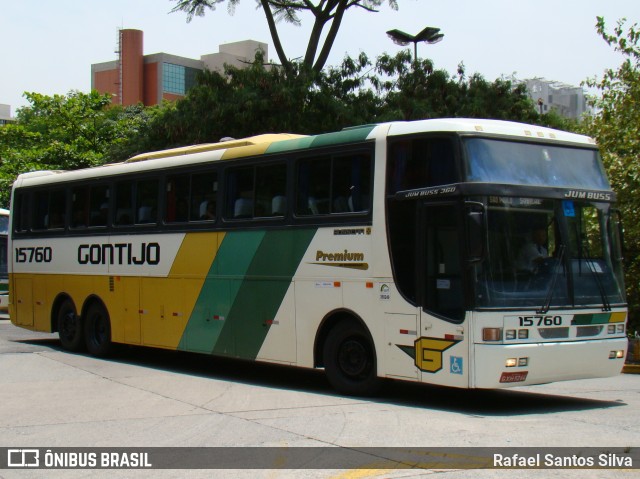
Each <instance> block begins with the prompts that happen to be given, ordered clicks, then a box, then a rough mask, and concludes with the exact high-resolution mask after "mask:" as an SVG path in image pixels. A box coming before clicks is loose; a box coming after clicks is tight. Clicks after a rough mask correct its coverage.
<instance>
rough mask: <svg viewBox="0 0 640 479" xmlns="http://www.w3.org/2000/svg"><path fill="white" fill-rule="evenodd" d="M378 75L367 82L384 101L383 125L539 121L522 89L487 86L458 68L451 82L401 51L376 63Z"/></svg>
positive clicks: (443, 73)
mask: <svg viewBox="0 0 640 479" xmlns="http://www.w3.org/2000/svg"><path fill="white" fill-rule="evenodd" d="M376 72H377V73H378V75H379V76H376V77H372V79H371V80H372V82H373V84H374V85H375V87H376V89H377V91H378V93H379V94H380V95H381V97H382V98H384V102H383V109H382V112H381V115H380V118H379V119H381V120H419V119H425V118H444V117H468V118H492V119H501V120H515V121H524V122H528V123H532V122H536V121H537V120H538V118H539V117H538V115H537V113H536V112H535V110H534V108H533V104H532V102H531V100H530V99H529V97H528V95H527V92H526V89H525V87H524V85H517V86H514V85H513V84H512V83H511V82H510V81H508V80H503V79H497V80H495V81H494V82H488V81H487V80H485V79H484V77H482V75H480V74H478V73H476V74H473V75H472V76H471V77H469V78H467V77H466V75H465V68H464V65H463V64H462V63H461V64H460V65H458V70H457V76H455V77H454V76H451V75H449V73H447V72H446V71H445V70H437V69H434V65H433V63H432V62H431V60H428V59H425V60H419V59H418V60H415V61H412V60H411V53H410V52H409V50H405V51H402V52H399V53H398V54H397V55H395V56H389V55H382V56H381V57H379V58H378V61H377V63H376ZM381 79H382V80H381Z"/></svg>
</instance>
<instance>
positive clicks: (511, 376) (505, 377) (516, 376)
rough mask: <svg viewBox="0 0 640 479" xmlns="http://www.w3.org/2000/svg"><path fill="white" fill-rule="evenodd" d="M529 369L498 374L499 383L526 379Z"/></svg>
mask: <svg viewBox="0 0 640 479" xmlns="http://www.w3.org/2000/svg"><path fill="white" fill-rule="evenodd" d="M527 374H529V371H518V372H513V373H502V376H500V382H501V383H519V382H522V381H526V380H527Z"/></svg>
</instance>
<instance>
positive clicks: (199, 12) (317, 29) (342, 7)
mask: <svg viewBox="0 0 640 479" xmlns="http://www.w3.org/2000/svg"><path fill="white" fill-rule="evenodd" d="M175 1H176V2H177V5H176V6H175V7H174V8H173V10H172V12H176V11H183V12H186V14H187V21H191V20H192V19H193V17H194V16H199V17H201V16H204V14H205V12H206V10H209V9H210V10H215V9H216V6H217V5H220V4H224V3H225V2H226V3H227V9H228V11H229V13H230V14H233V12H234V10H235V7H236V6H237V5H238V4H239V3H240V0H175ZM387 1H388V3H389V6H390V7H391V8H393V9H395V10H397V8H398V2H397V0H387ZM255 2H256V5H257V8H261V9H262V11H263V12H264V15H265V18H266V20H267V24H268V25H269V33H270V34H271V40H272V41H273V46H274V47H275V49H276V53H277V55H278V59H279V60H280V63H281V64H282V66H283V67H284V68H285V70H286V71H287V72H293V71H294V70H295V67H294V63H293V62H292V61H291V60H290V57H289V56H287V54H286V53H285V51H284V47H283V45H282V42H281V40H280V33H279V32H278V27H277V25H276V24H277V23H278V22H279V21H282V20H284V21H285V22H287V23H291V24H293V25H296V26H300V25H301V24H302V21H301V19H300V15H301V14H302V13H310V14H311V15H313V17H314V22H313V27H312V28H311V32H310V33H309V40H308V42H307V49H306V52H305V55H304V61H303V65H304V67H306V69H308V70H313V71H315V72H320V71H322V69H323V68H324V66H325V64H326V62H327V59H328V58H329V53H330V52H331V48H332V47H333V43H334V41H335V39H336V36H337V35H338V31H339V29H340V25H341V24H342V19H343V17H344V15H345V13H346V12H347V10H349V9H350V8H361V9H363V10H367V11H369V12H375V11H376V8H378V7H379V6H380V5H381V4H382V3H384V0H319V1H316V2H312V1H310V0H255ZM325 28H327V31H326V33H324V32H325ZM323 38H324V40H323Z"/></svg>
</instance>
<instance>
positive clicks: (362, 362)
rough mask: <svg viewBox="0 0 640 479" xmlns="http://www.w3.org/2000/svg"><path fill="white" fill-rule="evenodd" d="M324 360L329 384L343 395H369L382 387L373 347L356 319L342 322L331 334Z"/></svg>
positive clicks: (326, 344) (326, 345)
mask: <svg viewBox="0 0 640 479" xmlns="http://www.w3.org/2000/svg"><path fill="white" fill-rule="evenodd" d="M323 360H324V369H325V373H326V375H327V379H328V380H329V383H331V385H332V386H333V387H334V388H335V389H336V390H337V391H338V392H340V393H342V394H347V395H350V396H368V395H371V394H374V393H375V392H376V391H377V390H378V389H379V387H380V379H379V378H378V377H377V367H376V358H375V351H374V347H373V344H372V343H371V340H370V339H369V336H368V335H367V333H366V331H365V330H364V329H363V327H362V326H360V325H359V324H358V323H357V322H355V321H353V320H348V321H341V322H339V323H338V324H336V325H335V326H334V327H333V328H332V329H331V331H329V334H328V335H327V339H326V341H325V343H324V348H323Z"/></svg>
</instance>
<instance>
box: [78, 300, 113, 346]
mask: <svg viewBox="0 0 640 479" xmlns="http://www.w3.org/2000/svg"><path fill="white" fill-rule="evenodd" d="M84 339H85V343H86V345H87V350H88V351H89V353H91V354H93V355H94V356H100V357H104V356H107V355H108V354H109V353H110V352H111V321H110V319H109V313H108V312H107V310H106V309H105V308H104V306H102V305H101V304H100V303H93V304H92V305H91V306H89V308H88V309H87V314H86V318H85V324H84Z"/></svg>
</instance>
